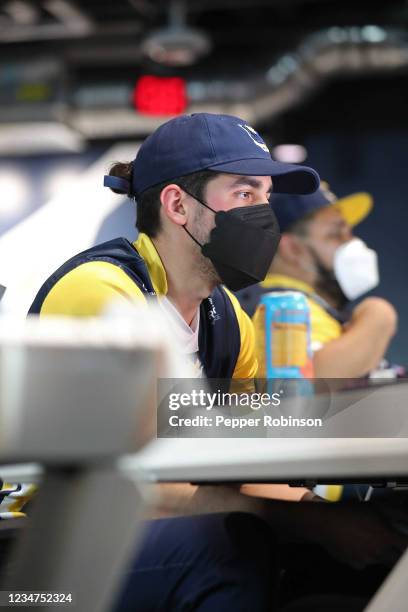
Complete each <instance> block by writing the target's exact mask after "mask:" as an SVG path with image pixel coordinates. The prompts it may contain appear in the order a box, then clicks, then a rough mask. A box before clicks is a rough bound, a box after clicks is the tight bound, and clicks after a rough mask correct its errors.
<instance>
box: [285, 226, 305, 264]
mask: <svg viewBox="0 0 408 612" xmlns="http://www.w3.org/2000/svg"><path fill="white" fill-rule="evenodd" d="M279 255H280V256H281V258H282V260H283V261H285V262H286V263H290V264H292V265H293V264H295V265H296V264H297V263H298V262H299V260H300V259H301V258H302V257H303V255H304V246H303V244H302V242H301V240H300V238H299V237H298V236H296V235H295V234H289V233H286V232H283V234H282V236H281V239H280V243H279Z"/></svg>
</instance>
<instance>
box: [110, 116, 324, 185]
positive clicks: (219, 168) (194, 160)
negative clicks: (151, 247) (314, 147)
mask: <svg viewBox="0 0 408 612" xmlns="http://www.w3.org/2000/svg"><path fill="white" fill-rule="evenodd" d="M200 170H214V171H215V172H225V173H228V174H240V175H252V176H271V177H272V183H273V191H274V192H275V193H299V194H306V193H313V192H314V191H316V189H317V188H318V187H319V183H320V179H319V175H318V174H317V172H316V171H315V170H313V169H312V168H307V167H305V166H297V165H294V164H285V163H281V162H276V161H274V160H272V158H271V155H270V152H269V149H268V147H267V145H266V144H265V142H264V141H263V140H262V138H261V137H260V136H259V134H258V133H257V132H256V131H255V130H254V129H253V128H252V127H251V126H249V125H248V124H247V123H246V122H245V121H243V120H242V119H240V118H239V117H233V116H231V115H215V114H211V113H196V114H192V115H180V116H178V117H175V118H174V119H171V120H170V121H167V122H166V123H164V124H163V125H161V126H160V127H159V128H158V129H157V130H156V131H155V132H153V133H152V134H151V135H150V136H148V137H147V138H146V140H145V141H144V142H143V143H142V145H141V147H140V149H139V150H138V152H137V155H136V158H135V160H134V163H133V175H132V181H131V182H128V181H126V180H125V179H123V178H119V177H114V176H105V179H104V185H105V186H106V187H112V188H113V189H116V190H119V191H122V192H123V193H127V194H128V195H130V196H135V197H137V196H139V195H140V194H141V193H143V192H144V191H145V190H146V189H148V188H149V187H153V186H154V185H158V184H160V183H163V182H166V181H171V180H172V179H177V178H178V177H180V176H184V175H187V174H192V173H193V172H199V171H200Z"/></svg>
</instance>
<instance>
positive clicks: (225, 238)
mask: <svg viewBox="0 0 408 612" xmlns="http://www.w3.org/2000/svg"><path fill="white" fill-rule="evenodd" d="M183 190H184V191H186V190H185V189H184V188H183ZM186 193H189V192H188V191H186ZM189 195H190V196H191V197H192V198H194V199H195V200H197V201H198V202H200V204H202V205H203V206H205V207H206V208H208V209H209V210H211V211H212V212H213V213H215V227H214V228H213V229H212V230H211V233H210V239H209V242H207V243H206V244H200V243H199V242H198V240H196V239H195V238H194V236H192V235H191V234H190V232H189V231H188V230H187V228H186V227H185V226H184V229H185V230H186V232H187V233H188V235H189V236H190V237H191V238H192V239H193V240H194V242H196V243H197V244H198V245H199V246H200V247H201V252H202V253H203V255H204V256H205V257H208V258H209V259H210V260H211V262H212V264H213V266H214V268H215V269H216V271H217V272H218V275H219V277H220V279H221V281H222V283H223V284H225V285H226V286H227V287H228V289H231V290H232V291H238V290H239V289H244V288H245V287H249V285H254V284H255V283H259V282H260V281H263V280H264V278H265V276H266V274H267V272H268V270H269V266H270V265H271V262H272V259H273V257H274V255H275V253H276V250H277V248H278V245H279V240H280V231H279V224H278V221H277V219H276V217H275V213H274V212H273V210H272V208H271V206H270V204H256V205H253V206H242V207H239V208H233V209H231V210H228V211H218V212H217V211H216V210H213V209H212V208H211V207H210V206H208V204H206V203H205V202H202V201H201V200H199V199H198V198H197V197H196V196H194V195H192V194H191V193H189Z"/></svg>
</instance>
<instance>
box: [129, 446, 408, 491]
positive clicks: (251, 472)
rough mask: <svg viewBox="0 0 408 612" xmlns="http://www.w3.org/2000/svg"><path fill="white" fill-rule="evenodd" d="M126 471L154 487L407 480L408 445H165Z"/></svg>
mask: <svg viewBox="0 0 408 612" xmlns="http://www.w3.org/2000/svg"><path fill="white" fill-rule="evenodd" d="M121 467H122V468H123V469H124V470H125V471H127V470H131V471H134V470H136V471H138V472H140V473H141V475H142V478H143V479H144V480H151V481H188V482H191V481H198V482H199V481H211V482H217V481H219V482H222V481H241V482H244V481H245V482H251V481H252V482H268V481H269V482H273V481H275V482H279V481H281V482H288V481H290V480H294V481H298V480H315V479H316V480H319V481H321V482H324V481H325V482H328V481H330V480H332V481H333V480H336V479H337V480H342V479H344V480H346V479H361V478H363V479H364V478H375V477H377V478H380V479H381V478H385V479H387V480H389V481H393V478H394V477H399V478H403V477H407V478H408V439H407V438H395V439H388V438H387V439H383V438H371V439H368V438H349V439H343V438H337V439H286V440H282V439H272V438H269V439H268V438H266V439H231V438H228V439H226V438H217V439H191V438H190V439H162V440H157V441H155V442H153V443H151V444H149V445H148V446H147V447H146V448H145V449H144V450H143V451H142V452H141V453H139V455H137V456H136V455H133V456H131V455H128V456H126V457H124V458H122V459H121Z"/></svg>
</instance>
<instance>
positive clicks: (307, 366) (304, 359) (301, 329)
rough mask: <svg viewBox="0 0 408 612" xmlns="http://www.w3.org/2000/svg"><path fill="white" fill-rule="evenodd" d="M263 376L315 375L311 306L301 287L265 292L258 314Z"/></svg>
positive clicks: (260, 365) (256, 322)
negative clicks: (311, 335)
mask: <svg viewBox="0 0 408 612" xmlns="http://www.w3.org/2000/svg"><path fill="white" fill-rule="evenodd" d="M254 326H255V334H256V344H257V357H258V363H259V372H258V377H259V378H312V377H313V361H312V357H313V355H312V350H311V339H310V308H309V304H308V302H307V299H306V297H305V296H304V295H303V294H302V293H300V292H298V291H276V292H270V293H266V294H264V295H263V296H262V298H261V300H260V303H259V306H258V308H257V311H256V312H255V315H254Z"/></svg>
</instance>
